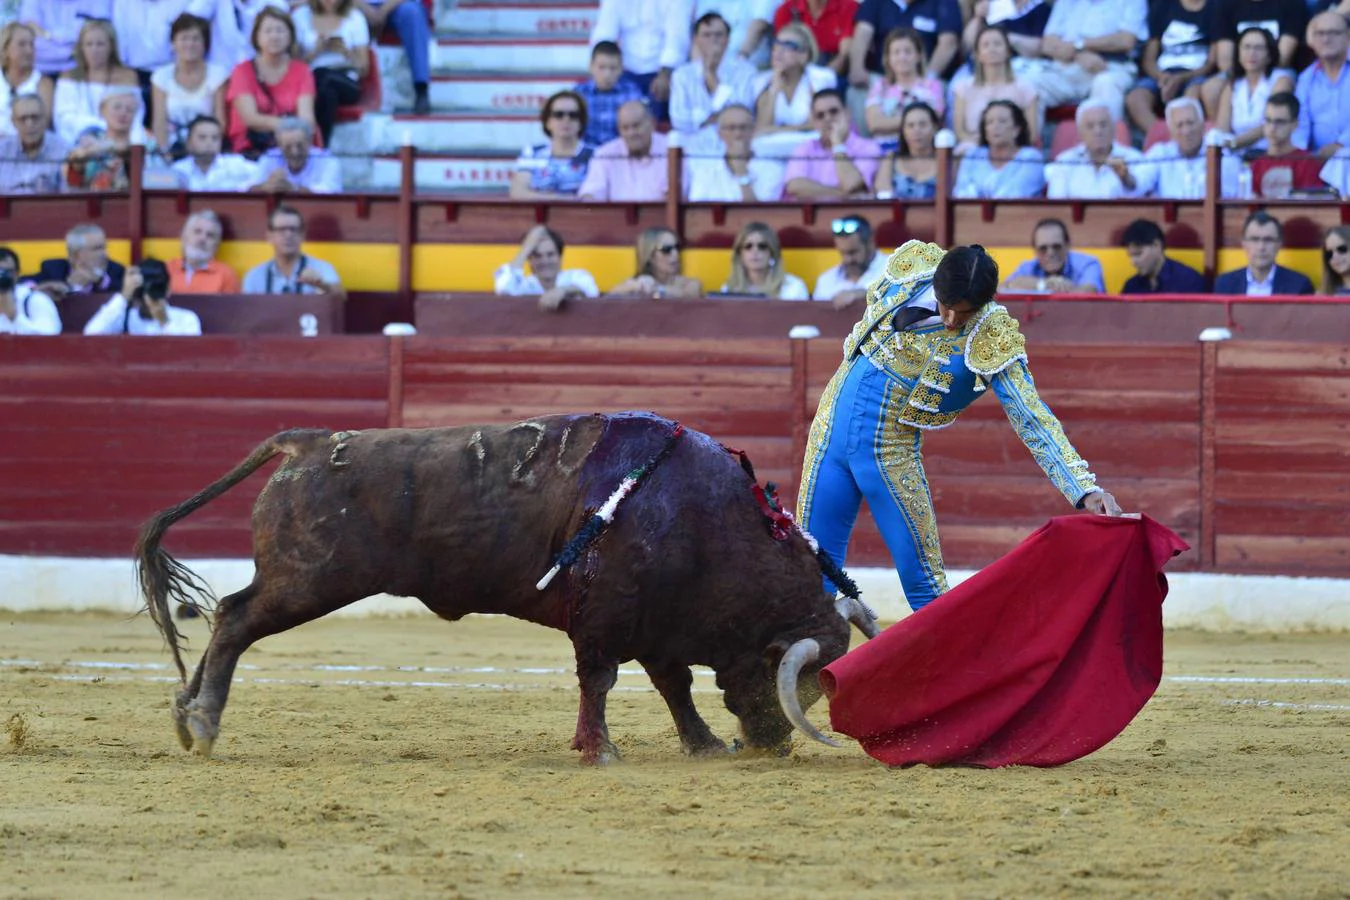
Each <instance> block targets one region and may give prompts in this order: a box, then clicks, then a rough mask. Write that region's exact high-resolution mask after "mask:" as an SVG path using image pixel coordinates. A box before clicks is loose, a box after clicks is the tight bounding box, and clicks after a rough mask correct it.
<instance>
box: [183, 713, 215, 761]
mask: <svg viewBox="0 0 1350 900" xmlns="http://www.w3.org/2000/svg"><path fill="white" fill-rule="evenodd" d="M187 727H188V730H189V731H190V732H191V733H192V737H193V742H192V750H193V752H194V753H196V754H197V755H198V756H200V757H201V758H202V759H210V758H211V751H212V750H214V749H215V747H216V738H217V737H218V736H219V735H220V729H219V728H217V727H216V726H215V724H214V723H212V722H211V720H210V719H208V718H207V716H206V714H205V713H203V712H202V711H201V710H199V709H189V710H188V714H187Z"/></svg>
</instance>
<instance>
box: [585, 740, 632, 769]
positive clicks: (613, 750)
mask: <svg viewBox="0 0 1350 900" xmlns="http://www.w3.org/2000/svg"><path fill="white" fill-rule="evenodd" d="M617 762H623V754H621V753H620V752H619V748H618V747H616V746H614V745H613V744H611V743H610V742H609V741H606V742H605V743H603V744H601V745H600V746H599V747H597V748H594V749H591V750H582V751H581V764H582V765H583V766H608V765H611V764H613V763H617Z"/></svg>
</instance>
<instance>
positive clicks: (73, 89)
mask: <svg viewBox="0 0 1350 900" xmlns="http://www.w3.org/2000/svg"><path fill="white" fill-rule="evenodd" d="M117 85H122V86H130V87H134V88H136V89H137V91H139V90H140V81H139V80H137V77H136V70H134V69H129V68H127V67H126V66H124V65H122V57H121V55H120V54H119V53H118V51H117V32H115V31H113V28H112V25H110V24H109V23H107V22H105V21H102V20H101V19H90V20H89V21H87V22H85V23H84V27H82V28H81V29H80V37H79V40H78V41H77V42H76V44H75V66H74V68H72V69H71V70H70V71H68V72H65V73H64V74H62V75H61V78H60V79H59V80H58V81H57V83H56V101H55V102H56V107H55V109H54V110H53V112H52V116H53V119H54V124H55V126H56V132H57V134H59V135H61V137H62V138H63V139H64V140H65V142H66V143H68V144H73V143H75V139H76V138H78V137H79V135H80V132H82V131H84V130H85V129H86V128H89V127H90V126H91V125H100V124H102V122H103V114H102V112H101V107H102V104H103V96H104V95H105V94H107V93H108V91H109V89H110V88H112V87H114V86H117ZM140 108H141V104H140V103H137V111H138V112H139V111H140Z"/></svg>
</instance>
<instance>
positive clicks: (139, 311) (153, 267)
mask: <svg viewBox="0 0 1350 900" xmlns="http://www.w3.org/2000/svg"><path fill="white" fill-rule="evenodd" d="M172 294H173V289H172V288H171V287H170V286H169V273H168V271H167V270H166V267H165V265H164V263H162V262H160V261H159V260H157V259H143V260H141V264H140V265H139V266H132V267H131V268H130V269H127V278H126V284H125V285H124V286H123V288H122V290H121V291H118V292H117V293H116V294H113V295H112V297H111V298H109V300H108V302H107V303H104V304H103V305H102V306H100V307H99V309H98V312H96V313H94V315H93V318H91V319H90V320H89V321H88V322H86V323H85V326H84V333H85V334H139V335H159V334H171V335H198V334H201V333H202V322H201V319H199V318H197V314H196V313H195V312H193V311H192V310H190V309H180V308H179V307H176V306H171V305H170V304H169V297H170V296H171V295H172Z"/></svg>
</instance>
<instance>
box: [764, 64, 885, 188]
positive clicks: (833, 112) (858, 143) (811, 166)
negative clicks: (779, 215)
mask: <svg viewBox="0 0 1350 900" xmlns="http://www.w3.org/2000/svg"><path fill="white" fill-rule="evenodd" d="M811 119H812V121H813V122H814V123H815V125H816V128H817V129H818V131H819V133H818V136H817V137H815V138H813V139H811V140H808V141H803V142H802V143H801V144H799V145H798V146H797V149H795V150H793V151H792V156H791V158H790V159H789V160H788V164H787V170H786V171H785V172H784V173H783V181H784V184H783V199H784V200H822V199H824V200H838V199H842V198H846V197H858V196H865V195H870V194H871V193H872V182H873V181H874V180H875V179H876V176H877V166H878V165H880V163H881V147H880V145H878V144H877V142H876V141H873V140H869V139H868V138H865V137H862V136H861V135H859V134H858V133H857V132H856V131H854V130H853V122H852V120H851V119H850V118H849V115H848V107H847V105H846V104H845V102H844V95H843V94H841V93H840V92H839V91H838V90H836V89H835V88H825V89H824V90H822V91H816V94H815V96H814V97H812V98H811Z"/></svg>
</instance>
